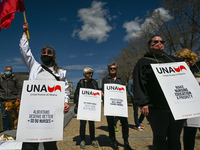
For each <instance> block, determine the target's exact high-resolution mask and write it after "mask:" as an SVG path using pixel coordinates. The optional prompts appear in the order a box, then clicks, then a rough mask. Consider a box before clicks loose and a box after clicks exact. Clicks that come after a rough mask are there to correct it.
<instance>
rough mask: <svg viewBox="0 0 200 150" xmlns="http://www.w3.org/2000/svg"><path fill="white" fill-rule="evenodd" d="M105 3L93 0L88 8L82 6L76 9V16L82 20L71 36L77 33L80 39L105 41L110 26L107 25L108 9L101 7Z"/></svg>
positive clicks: (97, 41) (110, 28)
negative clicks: (81, 23)
mask: <svg viewBox="0 0 200 150" xmlns="http://www.w3.org/2000/svg"><path fill="white" fill-rule="evenodd" d="M104 5H105V3H103V2H97V1H93V2H92V5H91V7H90V8H82V9H80V10H79V11H78V17H80V20H81V21H82V22H83V26H82V27H81V30H79V29H75V30H74V31H73V33H72V36H73V37H75V35H78V37H79V38H80V39H81V40H85V41H88V40H89V39H93V40H96V43H101V42H103V41H106V40H107V38H108V37H109V35H108V32H110V31H111V30H112V27H111V26H109V25H108V23H107V20H106V19H109V14H108V10H106V9H103V6H104Z"/></svg>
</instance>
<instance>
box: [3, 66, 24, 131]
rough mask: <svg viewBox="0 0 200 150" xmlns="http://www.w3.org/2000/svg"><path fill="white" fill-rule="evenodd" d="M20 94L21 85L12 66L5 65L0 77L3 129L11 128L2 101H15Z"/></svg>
mask: <svg viewBox="0 0 200 150" xmlns="http://www.w3.org/2000/svg"><path fill="white" fill-rule="evenodd" d="M20 96H21V85H20V83H19V81H18V79H17V77H16V76H15V75H14V74H13V73H12V67H11V66H7V67H6V68H5V70H4V74H3V75H2V76H1V77H0V101H1V111H2V120H3V129H4V131H6V130H9V129H11V128H12V127H11V124H10V122H9V114H8V112H7V111H5V105H4V104H3V103H2V102H9V101H16V100H17V99H20Z"/></svg>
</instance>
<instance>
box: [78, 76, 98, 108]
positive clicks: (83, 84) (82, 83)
mask: <svg viewBox="0 0 200 150" xmlns="http://www.w3.org/2000/svg"><path fill="white" fill-rule="evenodd" d="M89 82H91V83H92V86H93V88H92V89H96V90H98V89H99V87H98V83H97V81H95V80H94V79H91V80H90V81H89ZM80 88H89V87H87V82H85V79H81V80H80V81H79V82H78V83H77V87H76V90H75V94H74V104H76V106H78V99H79V91H80Z"/></svg>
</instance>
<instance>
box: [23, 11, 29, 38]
mask: <svg viewBox="0 0 200 150" xmlns="http://www.w3.org/2000/svg"><path fill="white" fill-rule="evenodd" d="M23 15H24V21H25V22H27V20H26V14H25V10H24V11H23ZM26 34H27V38H28V40H30V35H29V31H28V30H27V31H26Z"/></svg>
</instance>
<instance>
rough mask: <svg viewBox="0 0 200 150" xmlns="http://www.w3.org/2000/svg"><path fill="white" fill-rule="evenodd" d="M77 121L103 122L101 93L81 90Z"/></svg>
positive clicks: (86, 89)
mask: <svg viewBox="0 0 200 150" xmlns="http://www.w3.org/2000/svg"><path fill="white" fill-rule="evenodd" d="M77 119H79V120H91V121H101V91H100V90H94V89H88V88H80V91H79V102H78V113H77Z"/></svg>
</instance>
